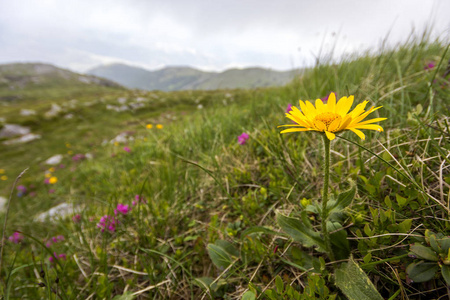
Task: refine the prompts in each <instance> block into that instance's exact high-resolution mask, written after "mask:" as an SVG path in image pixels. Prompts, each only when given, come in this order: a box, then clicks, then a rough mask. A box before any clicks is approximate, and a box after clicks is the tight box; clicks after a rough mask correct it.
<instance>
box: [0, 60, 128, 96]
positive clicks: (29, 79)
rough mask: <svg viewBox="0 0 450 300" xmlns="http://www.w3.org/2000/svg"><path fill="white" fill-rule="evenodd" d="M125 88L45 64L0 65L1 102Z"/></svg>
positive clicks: (104, 80)
mask: <svg viewBox="0 0 450 300" xmlns="http://www.w3.org/2000/svg"><path fill="white" fill-rule="evenodd" d="M109 89H123V87H121V86H120V85H119V84H117V83H115V82H113V81H111V80H108V79H104V78H98V77H95V76H92V75H83V74H78V73H74V72H71V71H69V70H65V69H61V68H57V67H55V66H53V65H49V64H43V63H13V64H4V65H0V101H1V102H5V101H6V102H9V101H14V100H20V99H30V98H37V97H55V98H56V97H63V96H71V95H76V94H78V93H80V92H85V93H89V92H98V91H102V90H109Z"/></svg>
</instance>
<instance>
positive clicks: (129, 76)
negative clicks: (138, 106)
mask: <svg viewBox="0 0 450 300" xmlns="http://www.w3.org/2000/svg"><path fill="white" fill-rule="evenodd" d="M300 72H301V70H299V69H295V70H290V71H275V70H271V69H266V68H262V67H249V68H244V69H237V68H233V69H227V70H224V71H222V72H214V71H202V70H199V69H195V68H193V67H189V66H169V67H165V68H162V69H158V70H154V71H151V70H146V69H144V68H141V67H134V66H129V65H126V64H119V63H115V64H109V65H101V66H98V67H95V68H93V69H91V70H89V71H88V72H87V74H90V75H95V76H99V77H103V78H107V79H110V80H113V81H115V82H117V83H119V84H121V85H123V86H125V87H128V88H137V89H144V90H162V91H176V90H216V89H233V88H257V87H268V86H279V85H285V84H287V83H289V82H290V81H292V80H293V79H294V78H295V76H296V75H299V74H300Z"/></svg>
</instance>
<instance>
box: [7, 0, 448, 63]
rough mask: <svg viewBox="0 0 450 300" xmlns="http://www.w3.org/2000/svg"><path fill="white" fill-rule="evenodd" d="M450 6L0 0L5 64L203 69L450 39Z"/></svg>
mask: <svg viewBox="0 0 450 300" xmlns="http://www.w3.org/2000/svg"><path fill="white" fill-rule="evenodd" d="M449 15H450V0H372V1H369V0H297V1H294V0H290V1H288V0H276V1H275V0H274V1H268V0H226V1H221V0H220V1H219V0H216V1H215V0H159V1H154V0H1V1H0V64H3V63H10V62H46V63H51V64H55V65H57V66H60V67H63V68H68V69H71V70H74V71H78V72H84V71H87V70H88V69H90V68H92V67H95V66H98V65H100V64H108V63H114V62H121V63H127V64H131V65H135V66H141V67H144V68H147V69H158V68H162V67H164V66H169V65H188V66H193V67H197V68H200V69H203V70H217V71H220V70H224V69H226V68H230V67H248V66H263V67H269V68H273V69H277V70H287V69H291V68H298V67H303V66H305V65H311V64H312V63H313V62H314V56H317V55H318V54H319V51H320V49H321V48H322V49H325V51H328V50H330V49H331V48H332V47H333V46H335V47H336V51H335V53H336V56H339V55H341V54H342V53H352V52H355V51H361V50H363V49H378V48H379V46H380V44H381V41H382V40H383V39H384V38H385V37H386V36H387V35H388V32H389V31H390V35H389V39H388V41H389V42H390V43H391V45H394V44H395V43H397V42H398V41H400V40H401V39H405V38H406V37H407V36H408V35H409V34H410V33H411V32H412V30H413V28H415V30H416V31H418V32H421V31H423V29H424V27H425V26H426V25H431V24H432V25H433V26H434V27H433V32H434V34H435V36H440V37H442V38H447V40H448V37H449V31H450V17H449Z"/></svg>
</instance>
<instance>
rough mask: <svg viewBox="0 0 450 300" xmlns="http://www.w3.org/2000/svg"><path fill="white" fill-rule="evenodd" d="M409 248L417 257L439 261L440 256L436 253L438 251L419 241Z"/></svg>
mask: <svg viewBox="0 0 450 300" xmlns="http://www.w3.org/2000/svg"><path fill="white" fill-rule="evenodd" d="M409 250H410V251H411V252H412V253H413V254H414V255H415V256H417V257H419V258H422V259H426V260H431V261H438V260H439V258H438V256H437V254H436V252H434V251H433V250H431V248H428V247H425V246H423V245H421V244H419V243H414V244H413V245H412V246H411V247H410V248H409Z"/></svg>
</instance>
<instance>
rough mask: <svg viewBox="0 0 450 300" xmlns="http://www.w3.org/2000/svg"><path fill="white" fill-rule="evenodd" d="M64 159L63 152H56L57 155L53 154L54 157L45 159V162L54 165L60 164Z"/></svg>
mask: <svg viewBox="0 0 450 300" xmlns="http://www.w3.org/2000/svg"><path fill="white" fill-rule="evenodd" d="M62 159H63V156H62V154H56V155H53V156H52V157H50V158H48V159H47V160H46V161H45V164H47V165H52V166H53V165H58V164H59V163H61V161H62Z"/></svg>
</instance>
